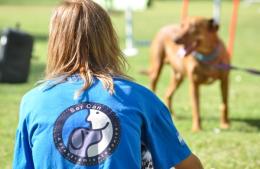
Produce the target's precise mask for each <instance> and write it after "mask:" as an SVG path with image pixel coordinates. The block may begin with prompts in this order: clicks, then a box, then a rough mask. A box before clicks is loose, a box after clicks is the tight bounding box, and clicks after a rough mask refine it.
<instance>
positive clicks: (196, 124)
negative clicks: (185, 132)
mask: <svg viewBox="0 0 260 169" xmlns="http://www.w3.org/2000/svg"><path fill="white" fill-rule="evenodd" d="M189 87H190V97H191V106H192V131H194V132H196V131H200V130H201V123H200V122H201V120H200V110H199V105H200V103H199V84H198V83H197V82H196V81H195V80H194V78H190V86H189Z"/></svg>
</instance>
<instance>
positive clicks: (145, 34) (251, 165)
mask: <svg viewBox="0 0 260 169" xmlns="http://www.w3.org/2000/svg"><path fill="white" fill-rule="evenodd" d="M1 2H2V4H3V3H5V4H7V5H0V30H1V29H3V28H5V27H13V26H14V25H15V24H16V23H17V22H19V23H20V24H21V29H23V30H25V31H27V32H30V33H32V34H33V35H34V36H35V40H36V43H35V46H34V51H33V58H32V61H31V63H32V64H31V74H30V77H29V82H28V83H26V84H0V117H1V118H0V145H1V146H0V168H1V169H10V168H11V166H12V153H13V143H14V136H15V129H16V125H17V120H18V109H19V102H20V99H21V97H22V95H23V94H24V93H25V92H26V91H28V90H29V89H30V88H32V87H33V86H34V84H35V82H36V81H37V80H40V79H41V78H42V77H43V72H44V66H45V59H46V48H47V47H46V46H47V36H48V22H49V18H50V15H51V11H52V9H53V6H51V5H37V4H39V3H37V4H36V2H34V5H28V4H29V2H30V0H26V1H23V2H24V3H22V1H21V2H19V4H23V5H21V6H18V5H13V3H12V2H17V0H16V1H14V0H12V1H11V0H8V1H6V0H1V1H0V3H1ZM39 2H40V1H39ZM43 2H45V3H43ZM53 3H54V2H52V1H51V0H46V1H42V2H41V3H40V4H53ZM10 4H11V5H10ZM180 9H181V2H180V1H173V2H172V1H158V2H157V1H155V3H154V6H153V7H152V8H151V9H149V10H147V11H142V12H136V13H135V14H134V33H135V38H136V39H137V40H151V39H152V37H153V36H154V34H155V33H156V31H157V30H158V29H159V28H160V27H161V26H163V25H165V24H168V23H172V22H178V21H179V18H180ZM231 9H232V3H231V2H229V1H225V2H223V6H222V16H221V17H222V18H221V29H220V32H219V33H220V36H221V37H222V38H223V39H224V41H227V39H228V24H229V21H230V17H231ZM211 14H212V3H211V1H192V3H191V4H190V15H203V16H207V17H210V16H211ZM111 16H112V19H113V22H114V26H115V28H116V30H117V31H118V35H119V37H120V42H121V44H122V48H123V47H124V15H123V14H120V13H117V14H112V15H111ZM259 18H260V5H258V4H254V5H252V6H245V5H244V4H243V3H241V6H240V12H239V20H238V29H237V37H236V44H235V51H234V57H233V61H232V62H233V64H234V65H238V66H241V67H250V68H251V67H252V68H257V69H260V48H259V44H260V33H259V30H260V22H259ZM148 52H149V48H148V47H140V48H139V54H138V56H136V57H131V58H128V61H129V63H130V67H129V71H128V74H129V75H131V76H133V77H134V78H135V80H136V81H137V82H139V83H141V84H143V85H145V86H148V78H147V77H146V76H142V75H140V74H139V73H138V72H139V70H141V69H144V68H147V67H148ZM169 73H170V68H169V67H165V69H164V71H163V75H162V76H161V78H160V82H159V88H158V92H157V94H158V95H159V96H160V97H161V98H162V97H163V94H164V92H165V88H166V87H167V85H168V81H169V78H168V77H169ZM230 80H231V87H230V88H231V91H230V118H231V122H232V126H231V128H230V129H229V130H226V131H222V130H220V129H219V128H218V127H219V108H218V107H219V104H220V92H219V84H218V83H217V82H216V83H215V84H213V85H210V86H203V87H202V90H201V94H202V97H201V111H202V120H203V121H202V122H203V128H204V130H203V131H202V132H200V133H196V134H194V133H192V132H191V130H190V128H191V108H190V104H189V97H188V87H187V81H185V82H184V84H183V85H182V86H181V87H180V89H179V90H178V91H177V93H176V95H175V97H174V108H175V111H176V113H177V117H178V119H177V120H175V124H176V126H177V128H178V129H179V130H180V132H181V133H182V134H183V136H184V138H185V139H186V142H187V143H188V144H189V146H190V147H191V148H192V150H193V151H194V153H195V154H197V155H198V156H199V157H200V159H201V161H202V163H203V165H204V166H205V169H259V168H260V144H259V140H260V99H259V96H260V77H257V76H252V75H249V74H246V73H244V72H239V71H234V72H232V73H231V77H230Z"/></svg>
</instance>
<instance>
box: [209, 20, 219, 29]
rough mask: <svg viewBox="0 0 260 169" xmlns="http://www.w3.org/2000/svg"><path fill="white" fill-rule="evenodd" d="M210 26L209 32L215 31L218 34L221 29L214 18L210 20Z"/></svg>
mask: <svg viewBox="0 0 260 169" xmlns="http://www.w3.org/2000/svg"><path fill="white" fill-rule="evenodd" d="M208 26H209V30H210V31H214V32H217V31H218V29H219V24H218V23H217V21H216V20H215V19H213V18H211V19H209V20H208Z"/></svg>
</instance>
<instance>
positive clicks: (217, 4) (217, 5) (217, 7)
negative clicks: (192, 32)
mask: <svg viewBox="0 0 260 169" xmlns="http://www.w3.org/2000/svg"><path fill="white" fill-rule="evenodd" d="M220 11H221V0H214V3H213V18H214V21H215V22H216V23H217V24H220Z"/></svg>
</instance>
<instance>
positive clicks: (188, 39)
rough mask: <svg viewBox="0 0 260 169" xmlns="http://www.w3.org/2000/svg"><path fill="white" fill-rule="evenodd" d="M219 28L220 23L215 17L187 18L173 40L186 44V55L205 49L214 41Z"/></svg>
mask: <svg viewBox="0 0 260 169" xmlns="http://www.w3.org/2000/svg"><path fill="white" fill-rule="evenodd" d="M218 28H219V25H218V24H217V23H216V22H215V21H214V19H207V18H202V17H191V18H186V19H185V20H183V21H182V23H181V26H180V31H179V32H178V33H177V36H176V37H175V38H174V39H173V41H174V42H175V43H176V44H181V45H183V46H184V50H185V56H187V55H189V54H190V53H191V52H193V51H195V50H196V51H205V50H208V48H210V47H211V46H212V43H214V40H215V39H216V36H217V31H218Z"/></svg>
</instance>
